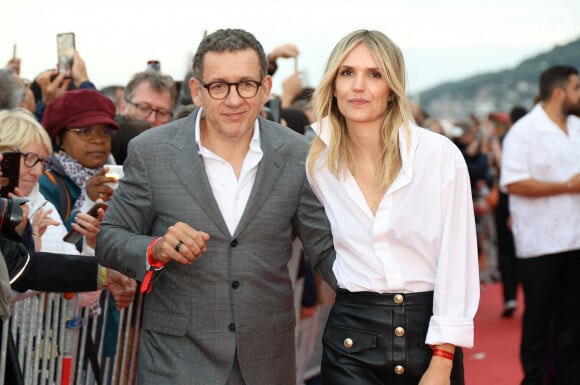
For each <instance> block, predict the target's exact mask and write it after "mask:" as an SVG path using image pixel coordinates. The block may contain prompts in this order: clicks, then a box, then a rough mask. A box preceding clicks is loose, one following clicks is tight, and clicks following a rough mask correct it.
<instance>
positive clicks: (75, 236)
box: [62, 199, 108, 243]
mask: <svg viewBox="0 0 580 385" xmlns="http://www.w3.org/2000/svg"><path fill="white" fill-rule="evenodd" d="M107 207H108V206H107V204H106V203H105V202H103V201H102V200H100V199H99V200H97V203H95V204H94V205H93V207H91V209H90V210H89V211H87V214H89V215H90V216H91V217H93V218H96V217H97V215H98V212H99V209H100V208H102V209H104V210H107ZM82 237H83V236H82V235H81V234H80V233H78V232H76V231H75V230H74V229H71V230H70V231H69V232H68V233H66V235H65V236H64V237H63V238H62V240H63V241H65V242H68V243H77V242H78V241H80V239H81V238H82Z"/></svg>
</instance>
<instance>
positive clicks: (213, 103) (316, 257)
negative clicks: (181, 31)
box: [97, 29, 334, 385]
mask: <svg viewBox="0 0 580 385" xmlns="http://www.w3.org/2000/svg"><path fill="white" fill-rule="evenodd" d="M267 68H268V62H267V60H266V55H265V53H264V51H263V48H262V46H261V44H260V43H259V42H258V41H257V40H256V39H255V37H254V36H253V35H251V34H250V33H248V32H246V31H243V30H238V29H234V30H232V29H227V30H218V31H216V32H214V33H212V34H210V35H208V36H207V37H206V38H204V40H203V41H202V42H201V44H200V46H199V48H198V50H197V53H196V55H195V57H194V63H193V68H192V70H193V77H192V79H191V81H190V89H191V93H192V99H193V100H194V102H195V104H196V105H197V106H200V107H201V108H199V109H196V110H195V111H194V112H193V113H192V114H190V115H189V116H188V117H186V118H184V119H179V120H176V121H173V122H171V123H169V124H167V125H164V126H162V127H158V128H155V129H151V130H147V131H146V132H144V133H142V134H141V135H139V136H138V137H137V138H135V139H133V140H132V141H131V142H130V144H129V152H128V156H127V160H126V162H125V163H124V167H123V169H124V176H123V178H122V179H121V181H120V182H119V187H118V189H117V190H116V192H115V199H114V202H111V204H110V206H109V208H108V209H107V214H106V217H105V219H104V221H103V223H102V224H101V228H100V233H99V236H98V240H97V258H98V259H99V260H100V261H102V262H103V264H106V265H108V266H116V267H117V269H118V270H119V271H122V272H124V273H125V274H127V275H129V276H132V277H135V278H136V279H138V280H142V288H143V287H145V288H148V289H150V288H151V283H152V284H153V287H152V290H151V291H150V293H149V294H148V295H147V296H146V298H145V307H144V310H143V328H142V332H141V345H140V348H139V366H138V367H139V369H138V373H137V383H139V384H140V385H157V384H189V385H206V384H222V385H223V384H227V385H244V384H248V385H250V384H251V385H253V384H285V385H293V384H295V383H296V365H295V349H294V327H295V325H296V314H295V311H294V298H293V290H292V280H291V277H290V274H289V271H288V267H287V266H288V261H289V259H290V256H291V252H292V241H293V240H294V237H295V236H296V235H298V236H299V237H300V239H301V240H302V243H303V245H304V250H305V252H306V254H307V255H308V257H309V258H310V260H311V261H313V265H314V267H315V268H316V267H318V271H322V272H323V273H324V272H326V273H327V274H326V276H325V277H324V278H325V279H326V280H327V281H331V282H332V281H333V280H334V276H333V275H332V272H331V266H332V262H333V260H334V247H333V242H332V237H331V234H330V225H329V223H328V220H327V219H326V216H325V214H324V209H323V208H322V206H321V204H320V202H319V201H318V200H317V199H316V197H315V196H314V193H313V192H312V190H311V189H310V185H309V184H308V181H307V179H306V170H305V167H304V162H305V159H306V153H307V151H308V142H307V141H306V139H305V138H304V137H303V136H301V135H298V134H296V133H294V132H292V130H289V129H288V128H286V127H283V126H281V125H279V124H276V123H274V122H271V121H267V120H264V119H262V118H261V117H259V115H260V112H261V111H262V106H263V105H264V103H265V102H266V101H267V100H268V98H269V94H270V90H271V87H272V78H271V77H270V76H269V75H267ZM163 265H165V267H164V268H163V269H161V270H160V271H159V272H158V273H156V274H157V277H156V279H155V280H154V282H151V280H150V278H148V277H151V275H152V270H151V269H149V266H151V267H152V268H160V267H162V266H163ZM317 265H318V266H317ZM146 269H147V270H148V271H147V272H146ZM148 279H149V281H148ZM148 282H149V283H148Z"/></svg>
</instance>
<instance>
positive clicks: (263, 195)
mask: <svg viewBox="0 0 580 385" xmlns="http://www.w3.org/2000/svg"><path fill="white" fill-rule="evenodd" d="M259 123H260V146H261V148H262V152H263V153H264V155H263V157H262V160H261V161H260V164H259V165H258V171H257V173H256V180H255V182H254V186H253V187H252V192H251V193H250V198H249V199H248V203H247V204H246V209H245V210H244V214H243V215H242V218H240V222H239V223H238V226H237V227H236V231H235V233H234V237H237V236H238V234H240V233H241V232H242V231H243V230H244V229H245V228H246V227H247V226H248V225H249V224H250V222H251V221H252V219H253V217H254V215H255V214H256V213H257V212H258V211H259V210H260V208H261V207H262V205H263V204H264V202H266V200H267V199H268V197H269V196H270V193H271V191H272V190H273V189H274V187H275V186H276V183H277V182H278V178H279V177H280V175H281V172H280V170H281V169H282V168H283V167H284V159H283V158H282V156H281V155H280V148H281V147H282V146H283V145H284V142H283V141H282V139H281V138H280V136H279V135H277V133H276V130H277V129H278V127H275V126H273V124H272V123H270V122H269V121H267V120H265V119H262V118H259Z"/></svg>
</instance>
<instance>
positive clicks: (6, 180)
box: [0, 151, 21, 198]
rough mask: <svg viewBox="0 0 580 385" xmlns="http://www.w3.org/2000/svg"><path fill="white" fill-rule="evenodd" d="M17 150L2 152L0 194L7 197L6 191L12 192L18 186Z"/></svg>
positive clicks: (18, 154) (18, 164)
mask: <svg viewBox="0 0 580 385" xmlns="http://www.w3.org/2000/svg"><path fill="white" fill-rule="evenodd" d="M20 155H21V153H20V152H19V151H7V152H3V153H2V177H0V185H1V188H0V196H1V197H3V198H8V193H10V192H11V193H13V192H14V188H16V187H18V178H19V177H20Z"/></svg>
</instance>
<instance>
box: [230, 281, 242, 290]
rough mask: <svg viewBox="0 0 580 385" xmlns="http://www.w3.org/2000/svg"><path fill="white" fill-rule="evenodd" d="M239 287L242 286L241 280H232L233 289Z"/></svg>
mask: <svg viewBox="0 0 580 385" xmlns="http://www.w3.org/2000/svg"><path fill="white" fill-rule="evenodd" d="M238 287H240V282H239V281H233V282H232V288H233V289H237V288H238Z"/></svg>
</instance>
